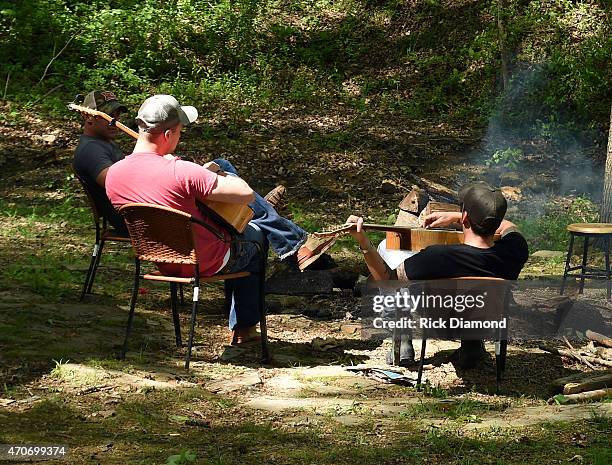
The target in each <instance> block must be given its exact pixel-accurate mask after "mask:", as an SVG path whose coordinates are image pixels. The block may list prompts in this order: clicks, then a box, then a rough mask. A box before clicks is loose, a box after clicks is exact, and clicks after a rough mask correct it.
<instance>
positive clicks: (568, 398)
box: [539, 331, 612, 404]
mask: <svg viewBox="0 0 612 465" xmlns="http://www.w3.org/2000/svg"><path fill="white" fill-rule="evenodd" d="M586 337H587V338H588V339H589V340H590V342H589V343H588V345H586V346H584V347H582V348H575V347H574V346H573V345H572V344H571V343H570V342H569V340H567V338H564V341H565V344H566V346H567V348H565V349H557V348H554V347H549V346H547V345H540V346H539V347H540V349H541V350H544V351H546V352H549V353H551V354H555V355H559V356H561V357H564V358H568V359H572V360H574V361H576V362H578V363H580V364H583V365H584V366H585V367H586V368H587V369H588V370H590V371H586V372H583V373H576V374H573V375H570V376H567V377H564V378H559V379H556V380H554V381H553V387H554V389H555V391H556V392H560V394H558V395H556V396H554V397H552V398H551V399H549V403H555V402H556V403H562V404H566V403H578V402H590V401H594V400H599V399H605V398H608V397H612V338H610V337H607V336H604V335H603V334H599V333H596V332H594V331H587V332H586Z"/></svg>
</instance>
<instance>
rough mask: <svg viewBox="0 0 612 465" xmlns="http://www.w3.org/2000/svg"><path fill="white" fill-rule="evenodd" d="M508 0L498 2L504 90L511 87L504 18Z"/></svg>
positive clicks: (498, 0)
mask: <svg viewBox="0 0 612 465" xmlns="http://www.w3.org/2000/svg"><path fill="white" fill-rule="evenodd" d="M506 7H507V0H497V30H498V32H499V52H500V55H501V73H502V82H503V84H504V90H508V86H509V85H510V72H509V71H508V66H509V61H510V59H509V54H508V49H507V48H506V26H505V24H504V18H505V14H506Z"/></svg>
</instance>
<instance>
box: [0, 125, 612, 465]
mask: <svg viewBox="0 0 612 465" xmlns="http://www.w3.org/2000/svg"><path fill="white" fill-rule="evenodd" d="M29 123H30V126H29V129H25V128H24V127H3V128H2V132H1V134H2V139H0V144H1V148H2V154H3V155H2V156H3V157H4V158H3V160H2V168H3V170H4V171H3V174H2V204H1V206H2V208H1V211H2V227H1V229H0V231H1V234H0V249H1V252H2V253H1V254H0V267H1V268H2V270H3V271H2V275H1V276H2V283H1V288H0V336H1V337H0V443H4V444H11V443H19V444H37V443H41V444H49V443H58V444H66V445H68V446H69V447H70V454H71V455H70V458H69V459H67V460H68V461H67V462H66V461H64V460H58V461H51V462H48V463H74V464H95V463H100V464H115V463H117V464H132V463H143V464H145V463H147V464H149V463H151V464H157V463H160V464H163V463H166V461H167V460H168V461H169V460H170V459H169V457H170V456H171V455H175V454H181V453H183V454H184V455H185V456H186V455H188V454H187V451H189V452H193V453H194V454H196V455H197V459H194V460H193V461H189V459H188V458H186V457H185V458H184V459H182V460H184V461H183V462H177V463H192V462H193V463H216V464H220V463H223V464H229V463H256V462H261V461H262V460H266V461H267V462H270V463H279V464H280V463H304V464H310V463H317V464H319V463H335V464H337V463H389V464H391V463H424V462H425V461H427V462H432V463H461V464H468V463H497V464H501V463H567V462H575V463H610V458H611V454H612V452H611V449H610V434H609V433H610V419H609V417H610V414H611V413H612V411H611V410H612V408H611V407H612V404H611V403H609V402H607V401H604V402H597V403H593V404H579V405H560V404H558V403H555V402H552V403H549V402H548V400H549V399H550V398H551V396H552V395H554V391H553V390H552V388H551V381H552V380H554V379H556V378H559V377H562V376H566V375H568V374H572V373H577V372H582V371H590V369H589V368H588V367H586V366H584V365H582V364H580V363H578V362H574V361H572V360H568V359H565V358H562V357H559V356H555V355H552V354H549V353H546V352H544V351H542V350H540V349H538V341H531V342H518V341H513V342H512V343H511V344H510V346H509V353H508V362H507V368H506V372H505V375H504V379H503V382H502V383H501V385H500V386H499V390H497V386H496V382H495V369H494V358H493V356H492V354H493V346H492V344H487V350H488V352H489V354H490V356H489V358H488V359H487V360H486V361H485V363H484V364H483V366H482V367H480V368H479V369H476V370H461V369H459V368H457V367H456V366H455V365H454V364H453V363H451V362H450V361H449V360H448V358H449V355H450V354H451V353H452V351H453V350H454V349H455V348H457V347H458V342H453V341H430V342H429V344H428V345H427V353H426V357H427V359H426V368H427V369H426V370H425V377H426V380H427V385H426V387H425V388H424V390H423V391H422V392H418V391H417V390H416V389H415V388H414V387H409V386H400V385H394V384H388V383H384V382H381V381H379V380H376V379H373V378H369V377H366V376H360V375H358V374H355V373H354V372H351V371H349V370H347V368H349V367H383V368H388V366H387V365H386V363H385V356H386V353H387V351H388V350H389V349H390V341H389V340H381V339H368V338H365V337H364V332H363V331H362V325H363V321H362V320H361V319H360V316H359V312H358V311H357V309H358V307H359V298H357V297H354V296H353V294H352V293H351V292H347V291H346V290H342V289H333V290H332V292H331V293H330V294H328V295H318V296H301V297H295V296H278V295H269V296H268V304H269V307H270V315H269V316H268V328H269V340H270V343H269V345H270V351H271V354H272V360H271V362H270V363H269V364H267V365H261V363H260V351H259V347H258V345H257V344H254V345H248V346H245V347H232V346H229V345H228V344H227V336H228V331H227V323H226V317H225V315H224V314H223V294H222V289H221V287H220V286H218V285H214V286H211V287H210V288H207V289H206V290H205V291H204V292H203V297H202V299H201V301H202V305H201V311H200V313H199V316H198V321H197V328H196V337H195V346H194V351H193V359H192V364H191V369H190V370H189V371H186V370H185V369H184V367H183V358H184V355H185V349H184V348H181V349H179V348H176V347H175V344H174V331H173V326H172V320H171V317H170V313H169V302H168V293H167V289H166V288H165V287H164V286H155V285H150V284H148V283H147V284H143V286H142V288H141V289H140V293H139V294H140V296H139V306H138V308H137V313H136V318H135V327H134V333H133V334H132V336H131V339H130V351H129V352H128V354H127V358H126V360H124V361H122V360H117V358H116V355H117V353H118V351H119V349H120V347H121V344H122V342H123V335H124V330H125V323H126V318H127V309H128V307H127V305H128V301H129V293H130V285H131V270H132V260H131V256H130V252H129V248H126V247H123V248H122V247H117V246H109V247H108V250H107V251H106V252H105V255H104V257H103V260H102V265H101V268H100V272H99V275H98V276H97V278H96V283H95V285H94V295H93V296H88V297H87V298H86V299H85V301H84V302H79V301H78V295H79V290H80V286H81V284H82V280H83V277H84V272H85V271H86V269H87V264H88V257H89V254H90V248H91V244H92V231H91V225H90V219H89V217H88V213H87V211H86V210H85V209H84V208H82V206H83V205H84V199H83V196H82V194H80V193H79V192H78V190H77V189H76V187H75V185H74V182H73V180H71V179H70V178H69V177H68V178H67V176H68V173H69V171H68V170H69V168H68V166H69V160H70V153H71V150H72V148H73V147H74V141H75V136H76V134H77V133H78V127H77V126H76V124H73V125H71V126H69V128H68V129H67V130H61V131H60V130H57V129H56V128H55V127H52V126H47V125H46V123H44V122H43V121H41V120H36V118H35V117H32V120H31V121H30V122H29ZM345 123H346V122H343V121H341V118H340V117H333V118H332V117H322V116H321V115H319V116H318V117H317V118H313V120H312V121H310V120H308V119H301V120H300V121H299V124H297V123H296V121H292V119H291V118H286V119H283V118H282V117H280V116H279V117H275V118H270V119H269V120H268V122H267V123H266V124H265V130H263V129H262V132H261V133H255V132H249V133H247V134H243V135H242V136H241V137H240V140H239V144H238V145H234V144H225V145H224V146H223V150H220V149H219V147H221V144H218V145H216V144H215V143H210V142H209V143H207V144H206V145H205V146H204V147H200V146H197V144H196V143H195V142H193V141H194V139H195V135H194V134H191V135H188V137H187V142H186V143H185V147H186V150H185V151H186V152H188V153H187V154H188V155H189V154H190V155H192V156H193V155H194V154H195V152H196V150H197V149H199V148H201V149H202V150H204V151H205V152H207V153H216V154H219V155H223V156H228V157H229V158H230V159H232V161H233V162H235V164H236V165H238V166H239V167H241V168H242V169H243V171H244V172H245V177H246V178H247V179H248V178H249V177H251V178H253V179H257V181H256V182H257V187H258V188H261V190H262V191H263V190H265V189H266V188H269V187H272V186H273V185H274V183H276V182H279V181H283V182H287V183H288V184H289V185H290V195H291V198H290V203H291V205H290V208H289V210H288V214H289V215H291V216H292V217H293V218H294V219H295V220H296V221H300V222H302V223H306V224H308V225H309V229H313V228H316V227H319V226H321V225H325V224H332V223H338V222H341V221H342V220H343V219H344V218H345V217H346V216H347V215H348V213H350V212H353V211H366V210H369V211H375V212H377V213H376V215H375V216H376V217H377V218H378V219H380V220H384V219H385V218H386V217H387V216H388V214H390V213H391V212H393V211H394V209H395V208H396V205H397V202H399V200H400V199H401V197H402V191H401V189H398V190H397V191H396V192H393V193H392V194H390V195H376V196H375V197H374V198H370V196H368V195H367V192H366V191H365V190H367V189H366V188H367V187H368V186H371V185H372V182H374V183H377V185H378V184H380V183H381V182H382V180H383V179H384V178H385V177H389V176H391V177H392V178H393V179H394V182H396V183H397V184H398V185H400V186H405V185H406V183H407V182H408V178H407V177H405V174H406V173H404V172H403V171H402V169H401V164H398V166H399V168H398V169H397V170H386V171H384V172H383V170H379V169H378V168H376V166H377V163H376V160H375V159H373V158H370V157H374V155H375V154H376V151H377V150H381V149H380V147H381V145H376V144H374V142H372V140H370V141H369V142H368V144H365V146H362V147H361V148H359V147H357V148H353V149H351V150H346V151H342V152H341V153H336V159H335V163H336V166H335V168H334V167H328V166H324V167H323V168H321V167H318V166H317V163H323V162H322V161H321V160H323V158H324V155H325V154H324V153H322V152H317V156H314V155H309V156H308V157H305V158H303V159H300V160H298V159H297V158H299V157H295V154H297V153H299V152H300V149H299V148H296V147H294V146H293V145H292V143H287V142H286V137H287V136H288V135H291V134H293V135H295V134H296V133H298V132H299V131H298V128H299V127H301V128H302V129H301V130H303V131H306V130H307V128H308V127H316V126H317V125H318V124H323V125H326V127H327V128H328V129H329V130H330V131H331V130H333V129H334V128H335V127H339V126H342V124H345ZM362 124H363V122H362ZM364 127H365V126H364ZM383 129H384V128H381V129H380V131H379V134H383V133H384V131H383ZM430 129H431V128H430ZM445 129H448V128H445ZM271 133H273V134H276V136H272V137H271V136H270V135H269V134H271ZM428 134H429V136H428V137H429V138H427V137H426V136H424V135H423V134H418V133H417V134H408V136H410V137H412V136H414V137H412V139H411V140H412V143H411V144H407V145H406V147H409V148H411V150H412V152H410V153H412V154H413V155H414V156H411V157H412V158H411V159H413V161H414V164H415V165H416V166H423V163H424V159H426V158H427V157H431V156H433V154H435V153H441V152H444V153H450V152H453V153H455V156H459V155H457V154H460V153H465V152H466V150H467V151H469V146H470V144H471V142H465V141H466V139H468V137H467V136H466V134H464V133H461V131H460V130H459V129H457V130H456V133H453V131H450V134H451V136H445V137H448V139H443V140H441V141H440V139H439V138H440V135H439V134H436V133H435V131H434V130H433V129H431V130H430V132H429V133H428ZM445 134H448V132H446V133H445ZM387 136H388V137H387V139H386V140H388V141H389V140H390V141H395V142H392V143H391V142H389V144H391V145H393V144H396V145H397V144H400V145H401V144H402V143H403V142H401V143H400V142H399V139H397V134H388V135H387ZM410 137H409V138H410ZM469 140H471V139H469ZM226 142H227V141H226ZM377 147H378V148H377ZM394 147H395V146H394ZM402 147H404V146H403V145H402ZM423 147H425V149H423ZM449 147H450V149H449ZM396 148H397V147H396ZM251 149H252V150H253V151H256V152H257V153H258V155H259V157H258V159H257V162H255V163H249V162H248V161H249V159H250V156H251V155H250V152H249V151H250V150H251ZM417 149H418V150H421V149H422V151H420V152H418V150H417ZM268 152H269V155H266V154H267V153H268ZM417 152H418V153H417ZM201 153H203V152H200V154H201ZM292 153H293V154H292ZM291 157H293V159H292V158H291ZM387 161H388V162H389V163H390V162H391V161H393V160H390V161H389V160H387ZM469 162H470V160H469V159H465V164H462V165H460V167H459V168H458V169H454V170H452V169H450V168H448V167H446V166H448V156H447V157H444V156H442V157H440V158H439V163H440V166H439V168H438V169H436V170H434V168H432V167H428V168H427V169H428V170H429V172H427V170H425V169H424V168H422V169H421V171H425V173H424V174H427V175H431V176H437V179H439V180H441V181H444V180H449V182H450V180H454V181H456V180H457V179H459V178H461V177H462V176H467V174H466V173H469V172H470V171H471V170H472V171H473V170H474V167H473V166H470V164H469ZM445 163H446V165H445ZM419 164H420V165H419ZM281 168H282V169H281ZM257 173H266V174H269V173H272V174H271V175H269V176H262V177H261V178H260V177H257V176H256V174H257ZM372 173H375V174H374V175H373V174H372ZM370 178H372V179H374V181H372V179H370ZM348 184H350V185H353V186H356V187H355V189H351V190H347V189H346V188H343V186H346V185H348ZM377 192H379V191H377ZM75 205H76V206H75ZM332 206H333V208H332ZM332 255H333V257H334V259H335V260H336V262H337V263H338V264H339V265H340V268H341V269H343V270H344V271H350V272H354V273H358V274H359V273H361V274H363V273H365V269H364V267H363V264H362V263H361V262H360V259H361V257H360V256H358V254H357V253H356V251H355V246H354V244H351V243H350V241H348V240H346V241H340V243H339V244H338V245H337V246H336V247H335V248H334V249H333V250H332ZM278 266H280V265H277V264H274V263H273V264H272V265H271V268H270V273H273V272H274V271H275V270H277V269H278ZM524 292H525V294H523V295H518V296H516V297H517V298H518V299H519V300H520V299H521V298H522V299H527V300H529V299H530V298H533V295H531V294H530V293H529V292H528V291H524ZM539 292H540V294H539V295H538V299H540V301H541V300H543V299H544V300H546V299H553V298H554V297H556V295H557V292H558V291H557V289H556V288H549V289H544V290H541V291H539ZM571 292H574V290H573V287H572V291H571ZM189 297H190V296H189V295H187V296H186V301H187V302H189V301H190V298H189ZM602 297H603V291H602V290H601V289H596V288H594V287H587V291H586V293H585V294H584V295H583V296H577V295H574V296H573V298H575V299H576V300H577V301H580V302H583V303H585V305H592V306H596V307H597V308H607V309H609V306H608V304H607V303H606V302H605V300H604V299H603V298H602ZM189 316H190V308H189V306H188V305H185V306H181V308H180V318H181V325H182V328H183V337H184V338H185V335H186V332H187V327H188V321H189ZM557 344H560V343H559V342H557ZM415 347H416V348H419V347H420V341H415ZM399 371H400V372H402V373H404V374H406V375H408V376H414V374H415V368H409V369H399ZM1 462H2V461H1V460H0V463H1ZM7 463H15V462H14V461H13V462H7Z"/></svg>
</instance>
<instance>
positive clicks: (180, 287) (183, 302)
mask: <svg viewBox="0 0 612 465" xmlns="http://www.w3.org/2000/svg"><path fill="white" fill-rule="evenodd" d="M178 286H179V297H180V298H181V305H185V295H184V294H183V283H180V284H179V285H178Z"/></svg>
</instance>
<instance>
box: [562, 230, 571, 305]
mask: <svg viewBox="0 0 612 465" xmlns="http://www.w3.org/2000/svg"><path fill="white" fill-rule="evenodd" d="M573 251H574V235H573V234H571V233H570V242H569V247H568V249H567V258H566V259H565V270H564V271H563V280H562V281H561V292H560V293H559V294H561V295H563V291H564V290H565V281H566V280H567V274H568V270H569V268H570V261H571V258H572V252H573Z"/></svg>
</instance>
